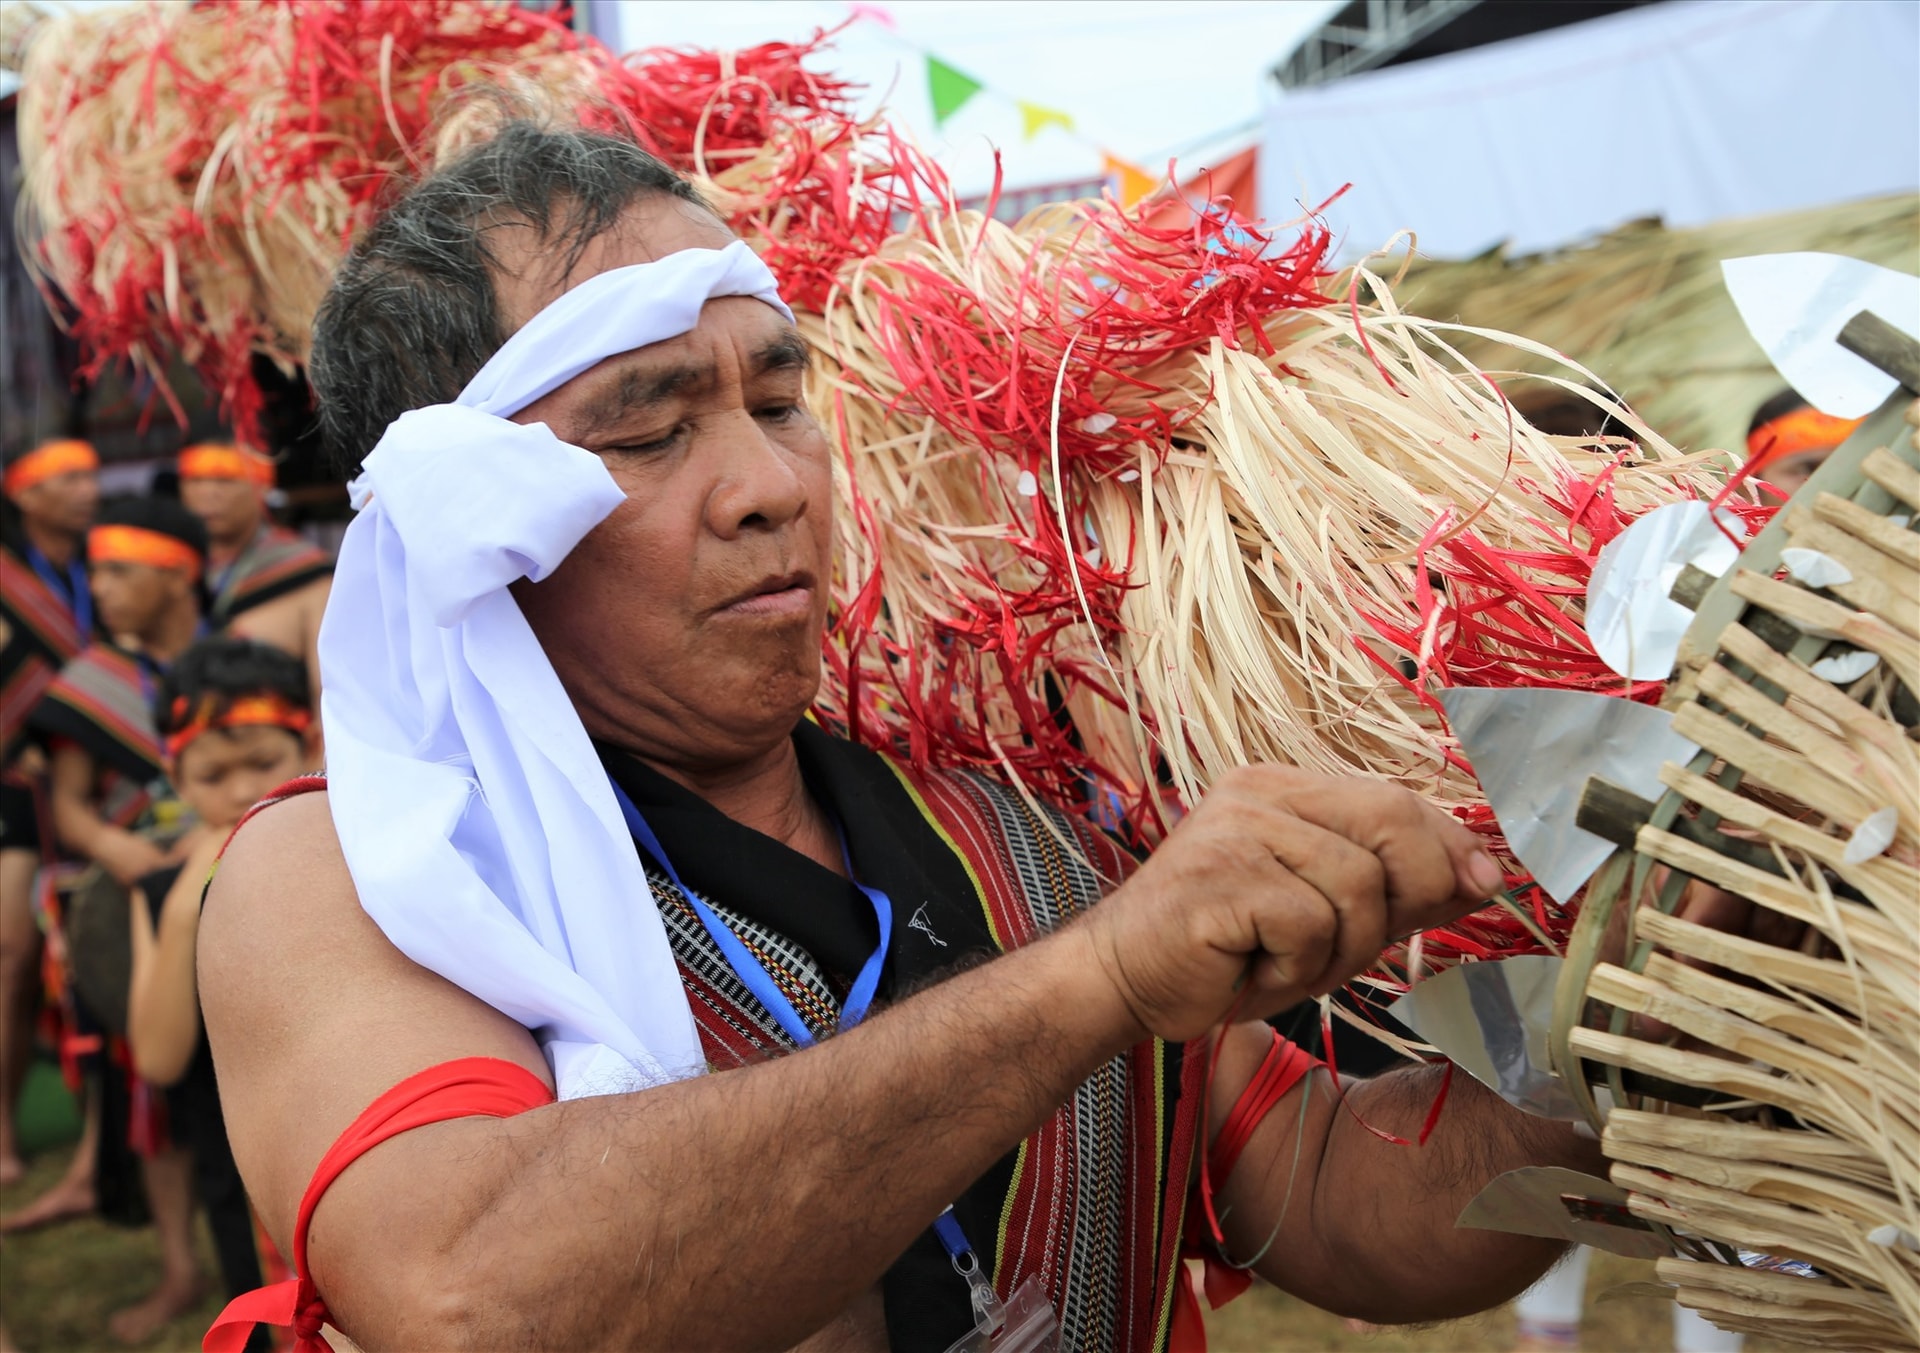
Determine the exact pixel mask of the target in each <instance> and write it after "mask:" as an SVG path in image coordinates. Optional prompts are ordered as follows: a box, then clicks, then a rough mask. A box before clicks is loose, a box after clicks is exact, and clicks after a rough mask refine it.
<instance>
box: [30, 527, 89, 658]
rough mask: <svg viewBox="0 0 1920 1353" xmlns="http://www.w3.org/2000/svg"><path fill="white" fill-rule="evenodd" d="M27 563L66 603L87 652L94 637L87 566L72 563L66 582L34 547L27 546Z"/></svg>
mask: <svg viewBox="0 0 1920 1353" xmlns="http://www.w3.org/2000/svg"><path fill="white" fill-rule="evenodd" d="M27 563H28V564H29V565H30V566H31V567H32V569H33V571H34V572H35V573H37V574H39V575H40V581H41V582H43V583H45V584H46V585H47V587H48V589H49V590H50V591H51V592H52V593H53V594H54V595H55V596H56V597H62V598H64V599H65V600H66V603H67V613H68V614H69V615H71V616H72V617H73V626H74V628H75V629H76V630H78V631H79V632H80V644H81V647H83V648H84V647H85V646H86V643H87V638H88V636H90V635H91V634H92V633H93V592H92V591H91V590H90V589H89V588H88V587H87V566H86V565H85V564H83V563H81V562H80V560H79V559H77V558H76V559H73V560H71V561H69V562H68V564H67V575H66V577H64V578H63V577H61V576H60V572H59V570H58V569H56V568H54V566H53V561H52V560H51V559H48V558H47V556H46V555H44V554H42V553H40V551H39V549H38V548H36V547H35V546H33V545H29V546H27Z"/></svg>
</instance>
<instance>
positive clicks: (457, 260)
mask: <svg viewBox="0 0 1920 1353" xmlns="http://www.w3.org/2000/svg"><path fill="white" fill-rule="evenodd" d="M646 194H660V195H663V196H667V197H676V198H679V199H681V200H682V201H685V202H691V203H694V204H696V205H699V206H702V207H704V206H705V205H706V204H705V203H704V202H703V201H702V199H701V197H700V194H699V193H698V191H696V190H695V188H694V187H693V185H692V184H690V183H688V182H687V181H686V180H685V179H683V178H681V177H680V176H679V175H678V174H676V173H675V172H674V171H673V170H672V169H671V168H669V167H668V166H667V165H666V164H664V163H662V162H661V161H660V160H658V159H656V158H655V157H654V156H652V155H649V154H648V153H647V152H646V151H644V150H642V149H641V148H640V147H639V146H637V145H635V144H634V143H633V142H632V141H628V140H624V139H622V138H620V137H617V136H607V135H603V134H601V133H598V132H588V131H580V130H577V129H568V130H562V131H552V130H547V129H543V128H541V127H538V126H536V125H534V124H532V123H529V122H509V123H508V124H507V125H506V126H505V127H504V128H502V129H501V131H500V132H499V134H498V135H496V136H495V137H493V139H491V140H489V141H487V142H486V143H484V144H482V145H480V146H477V147H475V148H474V149H473V150H470V151H468V152H467V153H465V154H463V155H461V156H460V157H459V158H457V159H455V160H453V161H452V162H451V163H449V164H447V165H446V166H445V167H443V168H441V169H438V170H436V171H435V172H433V173H432V174H430V175H428V176H427V177H426V178H424V179H421V180H420V181H419V182H418V183H416V184H414V185H413V186H412V187H410V188H409V189H407V190H406V192H405V193H404V194H402V195H401V196H400V197H399V198H398V199H397V200H396V201H395V202H394V203H393V204H392V205H391V206H390V207H388V208H387V210H386V211H385V212H384V213H382V214H381V216H380V217H379V219H378V220H376V221H375V222H374V224H373V226H372V227H371V228H370V229H369V230H368V231H367V233H366V234H365V235H363V236H362V237H361V238H360V240H359V241H358V242H357V243H356V244H355V245H354V247H353V249H352V251H351V252H350V253H349V254H348V255H347V258H346V261H345V262H344V263H342V264H341V265H340V270H339V272H338V273H336V274H335V275H334V279H333V283H332V285H331V286H330V287H329V288H328V289H327V294H326V297H325V298H324V299H323V300H322V301H321V303H320V309H319V312H318V314H316V315H315V316H314V321H313V356H312V359H311V361H310V362H309V365H308V377H309V379H310V380H311V381H312V384H313V390H314V396H315V399H316V401H317V403H318V405H319V414H320V430H321V436H322V438H323V440H324V443H325V446H326V450H327V453H328V455H329V456H330V457H331V458H332V460H333V461H334V463H335V465H336V466H337V467H338V468H339V469H340V470H341V471H342V472H343V473H348V474H351V473H352V472H353V471H354V470H355V469H356V468H357V467H358V465H359V463H360V460H361V458H362V457H364V456H365V455H366V454H367V453H368V452H369V451H371V450H372V449H373V447H374V445H375V443H377V442H378V441H379V440H380V437H381V435H382V434H383V433H385V432H386V430H387V425H388V424H389V423H391V422H392V421H393V420H394V419H396V418H398V417H399V416H400V415H401V414H403V413H405V412H407V410H409V409H418V408H424V407H426V406H427V405H429V404H444V403H446V402H448V401H449V400H451V399H453V398H454V397H455V396H456V395H458V394H459V393H460V391H461V390H462V389H463V388H465V386H466V384H467V382H468V381H470V380H472V379H473V377H474V375H475V374H476V373H477V372H478V371H479V370H480V368H481V367H482V366H484V365H485V364H486V361H487V359H488V358H489V357H491V356H492V355H493V354H494V352H495V351H496V350H497V349H498V348H499V346H500V345H501V344H502V343H504V342H505V341H506V339H507V335H506V334H505V333H503V332H502V331H501V326H500V314H499V307H498V304H497V301H496V298H495V294H494V274H495V272H496V271H497V269H498V261H497V260H496V259H495V257H494V254H493V252H492V250H491V248H490V246H489V242H488V235H489V234H490V232H492V231H493V230H495V229H498V228H500V227H502V226H518V227H529V226H530V227H531V228H532V229H533V230H534V232H535V234H536V235H537V237H538V239H539V241H540V242H541V243H542V244H543V245H547V246H551V247H554V248H563V249H564V250H565V251H566V254H565V265H566V267H567V268H568V269H571V268H572V267H573V265H574V264H576V263H577V262H578V261H579V259H580V255H581V253H582V252H583V251H584V250H585V249H586V247H587V246H588V245H589V244H590V243H591V242H592V241H593V240H594V239H595V238H596V237H597V236H599V235H601V234H602V233H604V232H605V231H606V230H608V229H609V228H610V227H612V226H613V224H614V223H615V222H616V221H618V220H619V218H620V215H621V213H622V212H624V211H625V210H626V209H627V207H628V206H629V205H631V204H632V203H633V202H634V201H635V200H636V199H637V198H639V197H641V196H643V195H646Z"/></svg>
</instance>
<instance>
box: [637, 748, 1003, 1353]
mask: <svg viewBox="0 0 1920 1353" xmlns="http://www.w3.org/2000/svg"><path fill="white" fill-rule="evenodd" d="M607 782H608V783H609V784H611V785H612V786H613V797H614V799H615V800H616V801H618V803H619V804H620V816H621V817H623V818H625V819H626V822H627V830H628V832H630V833H631V834H632V836H633V839H634V840H636V841H638V842H639V843H640V845H641V847H642V848H643V849H644V850H645V851H646V852H647V853H648V854H649V855H651V856H653V858H654V859H656V860H658V861H659V862H660V867H661V868H662V869H664V870H666V871H667V877H668V878H670V879H672V880H673V886H674V887H676V888H678V889H679V890H680V893H681V895H682V896H683V897H685V898H686V899H687V902H688V903H689V905H691V906H692V907H693V911H694V915H696V916H698V917H699V918H700V924H701V925H702V926H704V927H706V931H707V934H708V935H709V936H710V937H711V938H712V939H713V942H714V943H715V944H717V945H719V946H720V953H721V955H722V956H723V957H724V958H725V959H726V961H727V966H728V967H730V968H732V969H733V972H734V975H735V976H736V977H738V978H739V979H740V980H741V981H742V982H744V983H745V984H746V986H747V989H748V990H749V991H751V992H752V993H753V994H754V995H755V996H756V997H758V998H759V1000H760V1004H761V1005H763V1006H765V1007H766V1009H767V1012H768V1013H769V1014H771V1015H772V1016H773V1017H774V1019H776V1020H777V1021H779V1024H780V1027H781V1028H782V1029H785V1030H786V1031H787V1035H788V1037H790V1038H792V1039H793V1041H794V1042H795V1043H797V1044H798V1045H799V1046H801V1047H803V1048H807V1047H812V1046H813V1043H814V1037H813V1032H812V1030H810V1029H808V1028H807V1025H806V1021H805V1020H803V1019H801V1018H800V1014H799V1012H798V1011H796V1010H795V1009H794V1008H793V1005H792V1003H791V1002H789V1001H788V1000H787V998H786V994H785V993H784V992H782V991H781V990H780V987H779V984H778V983H776V982H775V981H774V980H773V974H772V973H770V972H768V971H767V969H766V966H765V965H764V964H762V963H761V962H760V960H759V959H757V958H755V957H754V956H753V953H752V951H750V950H749V949H748V948H747V946H746V945H744V944H742V943H741V942H740V937H739V936H738V935H736V934H734V933H733V930H732V928H731V927H729V926H728V925H727V923H726V922H725V921H722V920H721V919H720V918H719V917H718V916H716V915H714V912H713V908H712V907H709V906H708V905H707V904H706V902H705V901H703V900H702V899H701V897H700V894H698V893H696V892H694V891H693V889H691V888H689V887H687V885H686V884H685V883H683V882H681V880H680V875H679V873H678V872H677V871H676V870H675V869H674V867H673V862H672V861H671V860H669V859H668V858H667V852H666V850H665V849H664V848H663V847H662V846H661V845H660V838H659V837H657V836H655V835H654V834H653V828H652V827H649V826H648V825H647V820H646V818H644V817H642V816H641V815H640V809H639V808H638V807H636V806H635V805H634V802H633V800H632V799H631V798H629V797H628V795H627V791H626V790H624V789H622V788H621V787H620V784H619V782H618V781H617V780H615V779H613V777H612V776H608V777H607ZM835 830H836V831H839V835H840V858H841V859H842V860H844V861H845V862H846V866H847V876H848V877H849V878H852V877H853V857H852V856H851V855H850V854H849V853H848V851H847V834H846V832H844V831H841V830H840V829H839V826H838V824H837V823H836V824H835ZM853 886H854V887H856V888H858V889H859V890H860V891H861V892H862V893H864V894H866V898H867V901H869V902H871V903H873V914H874V917H875V919H876V920H878V921H879V923H880V946H879V947H878V948H877V949H875V950H874V951H873V953H872V954H871V955H869V956H868V958H867V961H866V963H865V964H863V965H862V966H861V968H860V976H859V977H857V978H856V979H855V980H854V983H853V990H852V991H850V992H848V993H847V1004H846V1008H845V1009H844V1010H843V1011H841V1014H840V1026H841V1027H842V1028H845V1029H850V1028H852V1027H853V1026H854V1025H856V1024H858V1023H859V1022H860V1021H861V1019H862V1018H864V1017H865V1015H866V1013H867V1008H868V1007H869V1006H870V1005H872V1004H873V993H874V990H875V988H877V987H878V986H879V985H880V969H881V967H882V966H883V965H884V964H885V962H886V958H887V943H888V941H889V940H890V939H892V937H893V903H892V902H891V901H889V900H888V898H887V895H886V894H885V893H883V892H881V891H880V890H879V889H878V888H869V887H867V885H866V884H864V883H862V882H860V880H859V879H857V878H856V879H853ZM933 1230H934V1234H935V1235H936V1236H938V1237H939V1240H940V1247H941V1248H942V1249H944V1250H945V1251H946V1252H947V1258H948V1259H950V1260H951V1261H952V1263H953V1268H954V1272H956V1273H958V1274H959V1275H960V1276H961V1277H962V1278H964V1279H966V1281H967V1285H968V1288H969V1289H970V1295H971V1298H972V1301H973V1305H974V1313H975V1317H976V1319H978V1318H979V1316H980V1314H981V1312H982V1311H983V1310H984V1309H986V1307H987V1305H988V1304H990V1305H991V1306H992V1307H993V1308H998V1306H999V1301H998V1299H997V1298H996V1297H995V1296H994V1295H993V1286H992V1284H991V1283H990V1282H989V1281H988V1280H987V1278H986V1276H985V1275H984V1274H983V1273H982V1272H981V1269H980V1261H979V1259H978V1258H976V1257H975V1254H974V1249H973V1246H972V1245H971V1244H970V1243H968V1241H967V1237H966V1234H965V1233H964V1232H963V1231H962V1230H961V1229H960V1219H959V1218H958V1217H956V1216H954V1215H953V1208H952V1207H948V1208H947V1209H946V1210H945V1211H944V1212H942V1213H941V1214H940V1215H939V1216H938V1217H936V1218H935V1219H934V1223H933Z"/></svg>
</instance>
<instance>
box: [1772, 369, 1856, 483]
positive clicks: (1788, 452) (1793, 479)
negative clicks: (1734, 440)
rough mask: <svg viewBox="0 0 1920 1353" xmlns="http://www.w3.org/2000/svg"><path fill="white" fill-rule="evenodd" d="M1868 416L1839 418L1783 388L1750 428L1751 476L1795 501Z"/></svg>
mask: <svg viewBox="0 0 1920 1353" xmlns="http://www.w3.org/2000/svg"><path fill="white" fill-rule="evenodd" d="M1865 421H1866V420H1865V419H1864V418H1835V417H1834V416H1833V415H1832V414H1828V413H1822V412H1820V410H1818V409H1816V408H1814V407H1813V405H1811V404H1809V403H1807V401H1806V400H1805V399H1804V398H1803V397H1802V396H1801V395H1800V393H1799V392H1798V391H1797V390H1782V391H1781V392H1780V393H1779V394H1777V395H1775V396H1774V397H1773V398H1772V399H1770V400H1768V401H1767V402H1766V403H1765V404H1762V405H1761V406H1760V407H1759V408H1758V409H1755V410H1754V413H1753V422H1752V423H1751V424H1750V425H1749V426H1748V428H1747V455H1748V456H1749V457H1750V459H1749V461H1748V464H1749V465H1750V466H1751V467H1752V468H1751V470H1750V471H1749V473H1751V474H1752V475H1753V477H1754V478H1756V479H1759V480H1761V481H1763V482H1765V483H1767V484H1771V485H1772V486H1773V487H1774V488H1776V489H1779V490H1780V492H1781V494H1782V495H1784V496H1785V497H1788V498H1791V497H1792V496H1793V495H1794V494H1796V493H1798V492H1799V491H1800V486H1801V485H1802V484H1804V483H1806V482H1807V480H1808V479H1809V478H1811V477H1812V475H1813V472H1814V471H1815V470H1817V469H1819V468H1820V463H1821V462H1822V461H1824V460H1825V459H1826V458H1827V457H1828V456H1830V455H1832V454H1833V453H1834V452H1835V451H1836V450H1838V449H1839V446H1840V443H1842V442H1844V441H1846V439H1847V438H1849V437H1851V436H1852V435H1853V430H1854V429H1855V428H1857V427H1859V426H1860V424H1862V423H1863V422H1865Z"/></svg>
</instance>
